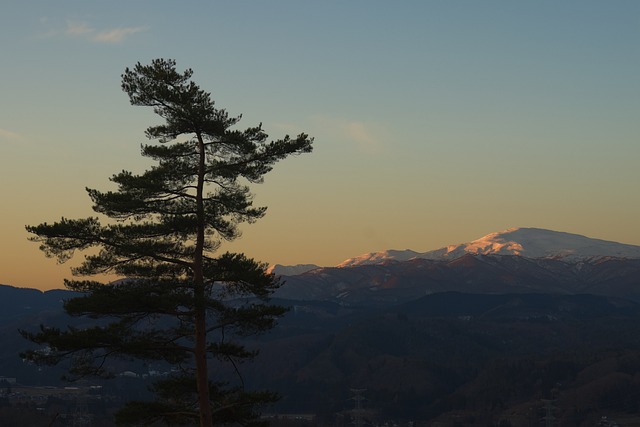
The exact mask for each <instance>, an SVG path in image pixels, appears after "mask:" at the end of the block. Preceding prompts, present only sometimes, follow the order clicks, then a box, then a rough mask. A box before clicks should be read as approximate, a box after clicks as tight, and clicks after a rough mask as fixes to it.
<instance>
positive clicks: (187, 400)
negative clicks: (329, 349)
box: [22, 59, 313, 426]
mask: <svg viewBox="0 0 640 427" xmlns="http://www.w3.org/2000/svg"><path fill="white" fill-rule="evenodd" d="M192 74H193V71H192V70H190V69H187V70H186V71H184V72H182V73H180V72H178V71H176V63H175V61H173V60H166V59H156V60H153V61H152V63H151V64H150V65H142V64H140V63H137V64H136V65H135V67H133V69H129V68H127V69H126V70H125V72H124V74H123V75H122V89H123V90H124V91H125V92H126V93H127V94H128V95H129V98H130V101H131V104H132V105H135V106H146V107H152V108H153V111H154V112H155V113H156V114H157V115H159V116H160V117H161V118H162V119H163V120H164V123H163V124H160V125H157V126H151V127H149V128H148V129H147V131H146V135H147V137H148V138H149V139H152V140H156V141H157V142H156V143H154V144H149V145H146V144H145V145H143V146H142V155H143V156H145V157H148V158H150V159H152V160H153V161H155V165H154V166H152V167H151V168H150V169H148V170H146V171H145V172H144V173H142V174H140V175H136V174H133V173H132V172H129V171H122V172H120V173H118V174H116V175H114V176H112V177H111V181H112V182H113V183H115V184H116V185H117V190H115V191H106V192H102V191H98V190H94V189H87V192H88V194H89V196H90V198H91V200H92V202H93V209H94V211H95V212H97V213H98V214H102V215H103V216H104V217H106V220H104V221H103V222H101V221H100V219H99V218H98V217H89V218H85V219H76V220H72V219H67V218H62V219H61V220H60V221H58V222H55V223H53V224H48V223H43V224H40V225H37V226H27V227H26V228H27V230H28V231H29V232H30V233H32V234H33V236H32V237H31V240H33V241H36V242H39V243H40V244H41V246H40V248H41V249H42V250H43V251H44V253H45V254H46V256H48V257H55V258H57V259H58V260H59V261H60V262H65V261H67V260H68V259H70V258H71V257H72V256H73V255H74V253H75V252H76V251H86V250H90V251H89V252H88V254H86V255H85V258H84V261H83V262H82V263H81V264H80V265H79V266H78V267H76V268H74V269H72V272H73V274H74V276H80V277H86V276H95V275H100V274H104V273H111V274H114V273H115V274H116V275H119V276H120V277H122V278H123V279H122V280H119V281H116V282H111V283H102V282H100V281H97V280H88V279H86V278H85V279H80V280H65V286H66V287H67V288H69V289H71V290H74V291H79V292H83V293H84V296H82V297H78V298H74V299H71V300H69V301H67V302H66V303H65V305H64V308H65V310H66V312H67V313H69V314H70V315H72V316H88V317H90V318H95V319H104V320H103V321H102V322H99V323H97V324H96V325H95V326H91V327H87V328H72V327H70V328H68V329H66V330H61V329H58V328H52V327H46V326H41V328H40V331H38V332H28V331H22V333H23V335H24V336H25V337H26V338H28V339H29V340H31V341H33V342H35V343H38V344H41V345H42V347H41V348H40V349H38V350H34V351H27V352H25V353H24V354H23V356H24V357H26V358H28V359H30V360H32V361H35V362H38V363H49V364H55V363H58V362H59V361H61V360H62V359H65V358H70V359H71V360H72V367H71V369H70V374H71V375H72V376H76V377H77V376H80V377H82V376H86V375H99V376H103V377H109V376H112V375H113V372H111V371H110V369H109V364H108V363H107V361H108V360H109V358H113V357H133V358H138V359H143V360H157V361H164V362H167V363H169V364H171V365H174V366H175V367H176V368H179V369H178V372H179V374H176V375H173V376H172V377H170V378H167V379H164V380H162V381H159V382H158V383H156V385H155V388H154V391H155V392H156V396H157V400H156V401H154V402H132V403H130V404H129V405H128V406H127V407H125V408H124V409H123V410H122V411H121V412H120V414H119V417H118V420H119V422H121V423H129V422H140V421H142V420H145V419H146V420H149V419H151V420H152V419H162V420H164V421H165V422H171V423H183V422H190V423H193V422H195V421H196V420H199V423H200V425H201V426H211V425H213V423H214V421H215V422H216V423H217V424H222V423H229V422H242V423H247V422H250V421H251V420H253V419H254V418H255V415H256V414H255V412H254V411H253V408H254V405H255V404H256V403H260V402H265V401H269V400H271V399H272V398H273V395H272V394H270V393H250V392H247V391H245V390H243V388H242V386H229V387H226V386H225V385H224V384H221V383H220V382H217V381H212V380H211V378H210V377H211V376H210V372H209V371H210V369H211V365H212V363H213V362H214V361H226V362H229V363H231V364H233V366H234V367H235V366H236V364H237V363H238V362H239V361H242V360H245V359H249V358H251V357H253V356H254V355H255V353H254V352H251V351H248V350H247V349H246V348H245V347H244V346H242V345H241V344H239V343H238V342H237V340H236V339H234V337H238V336H242V335H248V334H256V333H260V332H262V331H265V330H268V329H269V328H271V327H272V326H273V325H274V322H275V321H276V319H277V318H278V317H279V316H281V315H282V314H283V313H284V309H283V308H281V307H277V306H272V305H269V304H268V299H269V296H270V294H271V293H272V292H273V290H275V289H276V288H277V287H278V286H279V285H280V283H279V281H278V280H277V279H276V277H275V276H273V275H270V274H267V273H266V272H265V267H266V265H265V264H262V263H259V262H256V261H254V260H252V259H249V258H247V257H245V256H244V255H242V254H230V253H225V254H222V255H216V252H217V250H218V248H219V246H220V244H221V243H222V242H224V241H230V240H233V239H235V238H237V237H238V236H239V234H240V233H239V230H238V225H239V224H241V223H251V222H253V221H255V220H257V219H259V218H260V217H262V216H263V215H264V213H265V209H266V208H264V207H255V206H253V203H252V193H251V192H250V189H249V187H248V184H250V183H260V182H262V180H263V176H264V175H265V174H266V173H267V172H269V171H270V170H271V169H272V167H273V165H274V164H275V163H276V162H277V161H279V160H281V159H284V158H285V157H288V156H289V155H292V154H299V153H308V152H310V151H311V150H312V142H313V139H312V138H309V137H308V135H306V134H300V135H299V136H297V137H296V138H290V137H289V136H285V137H284V138H282V139H279V140H275V141H269V140H268V135H267V134H266V133H265V132H264V131H263V129H262V127H261V125H258V126H255V127H249V128H247V129H245V130H235V129H234V126H235V125H236V124H237V123H238V122H239V120H240V117H230V116H229V115H228V113H227V112H226V111H225V110H224V109H217V108H216V107H215V106H214V102H213V100H212V99H211V96H210V94H209V93H207V92H205V91H203V90H202V89H200V87H199V86H198V85H196V84H195V83H194V82H193V81H191V77H192Z"/></svg>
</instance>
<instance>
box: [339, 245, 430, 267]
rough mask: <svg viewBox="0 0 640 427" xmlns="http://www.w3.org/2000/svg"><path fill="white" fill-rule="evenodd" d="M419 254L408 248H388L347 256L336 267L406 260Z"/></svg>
mask: <svg viewBox="0 0 640 427" xmlns="http://www.w3.org/2000/svg"><path fill="white" fill-rule="evenodd" d="M419 255H420V253H419V252H415V251H412V250H410V249H406V250H404V251H397V250H393V249H391V250H388V251H382V252H371V253H368V254H364V255H360V256H357V257H355V258H349V259H348V260H345V261H343V262H341V263H340V264H338V267H353V266H356V265H371V264H382V263H383V262H385V261H388V260H394V261H408V260H410V259H413V258H416V257H418V256H419Z"/></svg>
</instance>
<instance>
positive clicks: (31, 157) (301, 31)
mask: <svg viewBox="0 0 640 427" xmlns="http://www.w3.org/2000/svg"><path fill="white" fill-rule="evenodd" d="M0 52H1V53H2V58H1V61H0V69H1V74H0V171H1V172H0V173H1V175H0V178H1V180H0V194H1V195H2V204H1V205H0V206H1V207H0V212H1V223H0V283H3V284H9V285H13V286H21V287H32V288H39V289H50V288H60V287H62V279H63V278H64V277H69V266H68V265H57V264H56V262H55V260H52V259H47V258H45V257H44V255H43V254H42V253H41V252H40V251H39V250H38V248H37V244H35V243H32V242H29V241H28V240H27V238H28V234H27V233H26V231H25V230H24V226H25V225H26V224H30V225H36V224H39V223H41V222H52V221H56V220H59V219H60V217H61V216H65V217H69V218H80V217H85V216H89V215H91V214H92V213H93V212H92V211H91V209H90V200H89V198H88V197H87V195H86V193H85V187H87V186H88V187H92V188H97V189H106V188H109V187H108V186H109V182H108V178H109V177H110V176H111V175H112V174H114V173H117V172H119V171H120V170H122V169H127V170H132V171H134V172H142V171H143V170H144V169H145V168H146V167H147V166H148V165H149V163H148V161H147V160H146V159H142V158H141V157H140V155H139V148H140V144H141V143H145V142H147V140H146V138H145V137H144V134H143V132H144V129H145V128H146V127H147V126H149V125H151V124H154V123H157V122H158V120H157V119H156V117H155V116H154V115H153V113H152V111H150V110H149V109H145V108H142V107H132V106H130V105H129V101H128V98H127V96H126V94H125V93H123V92H122V91H121V90H120V75H121V73H122V72H123V71H124V69H125V67H131V66H133V65H134V64H135V63H136V62H138V61H140V62H142V63H148V62H149V61H150V60H151V59H153V58H158V57H164V58H174V59H176V60H177V61H178V67H179V68H180V69H184V68H193V70H194V72H195V75H194V80H195V81H196V82H197V83H198V84H199V85H200V86H201V87H202V88H203V89H205V90H207V91H210V92H211V93H212V96H213V98H214V99H215V100H216V103H217V106H218V107H221V108H226V109H227V110H228V111H229V112H230V113H231V114H232V115H235V114H243V120H242V121H241V122H240V127H242V128H244V127H248V126H253V125H255V124H257V123H259V122H262V123H263V125H264V128H265V130H266V131H267V132H268V133H269V134H270V135H271V136H272V137H273V138H279V137H281V136H283V135H284V134H286V133H289V134H292V135H293V134H297V133H299V132H302V131H304V132H307V133H309V134H311V135H312V136H314V137H315V139H316V142H315V151H314V153H312V154H310V155H304V156H300V157H295V158H290V159H287V160H284V161H283V162H282V163H280V164H278V165H277V166H276V169H275V170H274V171H273V172H272V173H270V174H269V175H268V176H267V178H266V182H265V183H264V184H262V185H260V186H257V187H256V188H255V192H256V203H257V204H259V205H267V206H268V207H269V210H268V212H267V216H266V217H265V218H263V219H262V220H261V221H259V222H258V223H256V224H253V225H251V226H247V227H244V228H243V230H244V234H243V237H242V238H241V239H239V240H238V241H236V242H234V243H232V244H228V245H225V246H224V247H223V249H226V250H233V251H241V252H245V253H246V254H247V255H249V256H252V257H255V258H256V259H259V260H262V261H265V262H269V263H281V264H297V263H315V264H319V265H335V264H337V263H339V262H341V261H342V260H344V259H346V258H349V257H352V256H356V255H360V254H362V253H365V252H372V251H378V250H384V249H407V248H409V249H413V250H416V251H427V250H431V249H436V248H438V247H441V246H444V245H448V244H454V243H461V242H466V241H470V240H473V239H476V238H479V237H482V236H484V235H485V234H488V233H491V232H494V231H500V230H504V229H507V228H511V227H520V226H522V227H540V228H548V229H552V230H556V231H565V232H571V233H578V234H582V235H586V236H589V237H595V238H600V239H606V240H613V241H618V242H622V243H629V244H636V245H640V225H639V220H640V194H639V192H638V184H640V77H639V76H640V1H637V0H629V1H622V0H616V1H602V0H575V1H562V0H548V1H545V0H542V1H535V2H533V1H512V0H504V1H477V0H467V1H456V0H441V1H429V0H416V1H402V2H395V1H375V0H362V1H344V0H339V1H332V0H329V1H326V0H325V1H300V0H290V1H284V0H273V1H257V0H256V1H242V0H240V1H226V2H222V1H213V0H210V1H180V2H177V1H157V0H136V1H120V0H111V1H103V2H90V1H86V0H77V1H64V0H61V1H55V2H53V1H47V0H34V1H23V0H7V1H5V2H4V3H3V6H2V11H1V12H0Z"/></svg>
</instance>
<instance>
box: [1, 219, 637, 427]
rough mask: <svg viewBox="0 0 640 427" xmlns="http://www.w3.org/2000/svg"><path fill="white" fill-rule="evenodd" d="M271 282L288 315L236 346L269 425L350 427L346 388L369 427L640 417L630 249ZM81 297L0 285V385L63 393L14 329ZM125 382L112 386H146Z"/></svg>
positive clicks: (530, 237) (389, 257)
mask: <svg viewBox="0 0 640 427" xmlns="http://www.w3.org/2000/svg"><path fill="white" fill-rule="evenodd" d="M273 271H274V273H275V274H279V275H281V276H282V277H283V279H284V281H285V284H284V285H283V286H282V287H281V288H280V289H278V290H277V292H276V294H275V296H274V300H273V301H274V302H275V303H276V304H279V305H283V306H287V307H290V311H289V312H288V313H287V315H286V316H284V317H283V318H282V319H281V320H280V321H279V324H278V326H277V327H276V328H275V329H274V330H272V331H271V332H270V333H269V334H266V335H264V336H259V337H247V338H245V339H246V340H247V345H248V346H249V348H255V349H260V356H259V357H258V359H257V360H256V361H255V363H252V364H248V365H247V366H243V374H244V375H245V376H244V380H245V381H246V385H247V387H248V388H250V389H254V388H256V389H259V388H267V389H272V390H276V391H278V392H279V393H280V394H281V395H282V400H281V401H280V402H279V403H278V405H277V406H276V408H275V410H276V411H281V412H288V413H301V412H310V413H314V414H318V416H319V417H324V418H323V419H322V420H323V421H324V423H325V424H327V425H334V424H336V419H338V420H343V421H344V423H343V425H346V424H347V423H348V422H350V421H352V420H351V418H350V415H351V414H352V413H351V412H349V411H350V409H352V408H353V403H354V402H353V399H354V397H353V396H352V391H353V390H354V389H355V390H366V392H364V393H365V397H366V401H364V405H365V406H366V410H365V411H363V412H361V415H362V416H363V417H364V418H365V419H366V420H367V423H371V424H375V423H377V424H383V423H384V422H387V421H388V420H398V421H400V420H404V422H409V421H410V420H414V421H416V423H415V425H416V426H426V425H440V426H447V427H449V426H461V425H469V426H471V425H478V426H489V425H491V426H493V425H500V426H503V425H504V426H513V427H520V426H523V427H526V426H531V425H539V421H540V419H542V417H543V416H545V413H544V412H543V411H544V408H543V406H544V403H543V400H542V399H546V401H549V400H550V399H553V400H554V406H555V408H556V409H555V410H554V413H553V416H554V417H555V419H556V420H557V421H558V422H557V425H561V426H581V427H582V426H585V427H586V426H593V425H602V424H597V422H599V421H600V420H601V419H602V418H601V417H602V416H610V417H613V416H615V417H616V419H618V420H619V419H620V418H619V417H623V416H631V415H630V414H638V413H640V399H638V398H637V397H638V396H640V375H638V372H640V338H639V337H640V335H638V333H637V327H636V325H637V324H638V322H640V247H638V246H633V245H624V244H620V243H615V242H609V241H604V240H598V239H590V238H587V237H584V236H580V235H575V234H569V233H561V232H556V231H550V230H543V229H536V228H514V229H509V230H505V231H502V232H498V233H492V234H489V235H487V236H485V237H483V238H480V239H477V240H474V241H471V242H468V243H464V244H458V245H451V246H447V247H444V248H440V249H436V250H434V251H428V252H422V253H420V252H416V251H411V250H400V251H396V250H388V251H383V252H376V253H371V254H365V255H362V256H358V257H354V258H351V259H349V260H346V261H344V262H343V263H340V264H339V265H337V266H334V267H318V266H314V265H303V266H297V268H295V269H287V268H280V270H278V269H274V270H273ZM279 271H280V272H279ZM285 271H286V272H289V274H288V275H287V274H284V273H283V272H285ZM74 296H77V294H74V293H72V292H70V291H63V290H55V291H47V292H40V291H36V290H33V289H21V288H13V287H10V286H2V285H0V377H1V376H5V377H16V378H17V379H18V382H21V383H24V384H33V385H44V386H48V385H52V384H58V383H57V379H58V378H59V377H60V376H61V375H62V373H63V372H64V369H63V367H51V368H46V369H44V368H39V367H34V366H31V365H28V364H25V363H23V362H22V361H21V360H20V358H19V357H18V354H19V352H20V351H21V350H23V349H25V348H26V347H27V346H28V345H29V344H28V343H27V342H26V341H25V340H24V339H22V337H21V336H20V335H19V334H18V333H17V330H18V329H33V328H37V325H38V324H40V323H44V324H47V325H52V326H58V327H65V326H66V325H72V326H75V327H81V326H82V325H84V324H85V322H86V321H87V320H86V319H75V318H70V317H68V316H66V315H65V314H64V312H63V311H62V304H61V301H63V300H65V299H68V298H71V297H74ZM118 363H124V362H118ZM123 369H124V368H123ZM127 369H129V370H132V371H136V372H137V371H138V370H140V369H142V368H141V365H132V366H131V367H127ZM139 373H140V374H144V372H143V371H140V372H139ZM234 373H235V371H234V370H233V369H232V370H231V371H229V372H228V373H226V374H228V375H229V377H228V378H226V377H224V375H225V371H219V372H218V374H220V375H222V378H221V379H222V380H224V379H231V378H234V376H233V375H234ZM118 381H121V382H122V381H125V379H118ZM126 381H130V383H129V382H128V383H126V387H125V385H118V387H120V386H122V387H125V388H126V390H134V389H136V388H135V387H138V388H142V389H146V387H147V384H145V383H143V380H142V379H135V380H134V379H128V380H126ZM135 381H137V382H140V384H137V383H136V384H137V385H136V384H134V382H135ZM123 384H124V383H123ZM134 386H135V387H134ZM105 387H106V386H105ZM125 388H123V389H125ZM336 417H337V418H336ZM427 420H429V424H426V422H427ZM633 422H639V423H640V419H636V420H635V421H633ZM633 422H631V423H627V424H621V425H637V424H633ZM0 424H1V423H0ZM403 425H405V424H403Z"/></svg>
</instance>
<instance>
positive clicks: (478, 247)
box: [270, 227, 640, 276]
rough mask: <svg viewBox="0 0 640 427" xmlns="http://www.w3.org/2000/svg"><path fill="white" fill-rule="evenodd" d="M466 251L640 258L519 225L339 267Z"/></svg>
mask: <svg viewBox="0 0 640 427" xmlns="http://www.w3.org/2000/svg"><path fill="white" fill-rule="evenodd" d="M466 254H475V255H515V256H522V257H525V258H551V259H560V260H564V261H568V262H572V261H584V260H589V259H596V258H603V257H612V258H640V246H636V245H628V244H623V243H617V242H612V241H607V240H601V239H594V238H590V237H586V236H582V235H579V234H572V233H565V232H560V231H552V230H545V229H542V228H524V227H520V228H510V229H507V230H504V231H500V232H496V233H491V234H487V235H486V236H484V237H481V238H479V239H476V240H473V241H470V242H467V243H461V244H454V245H449V246H444V247H442V248H439V249H435V250H431V251H427V252H416V251H413V250H411V249H405V250H395V249H390V250H385V251H380V252H370V253H366V254H363V255H360V256H356V257H354V258H349V259H347V260H345V261H343V262H341V263H340V264H338V265H337V267H339V268H344V267H357V266H361V265H376V264H382V263H385V262H388V261H409V260H413V259H430V260H453V259H456V258H460V257H462V256H463V255H466ZM317 268H321V267H320V266H318V265H315V264H299V265H293V266H285V265H281V264H275V265H272V266H271V267H270V271H271V272H273V273H275V274H277V275H283V276H294V275H298V274H303V273H305V272H307V271H311V270H314V269H317Z"/></svg>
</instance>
